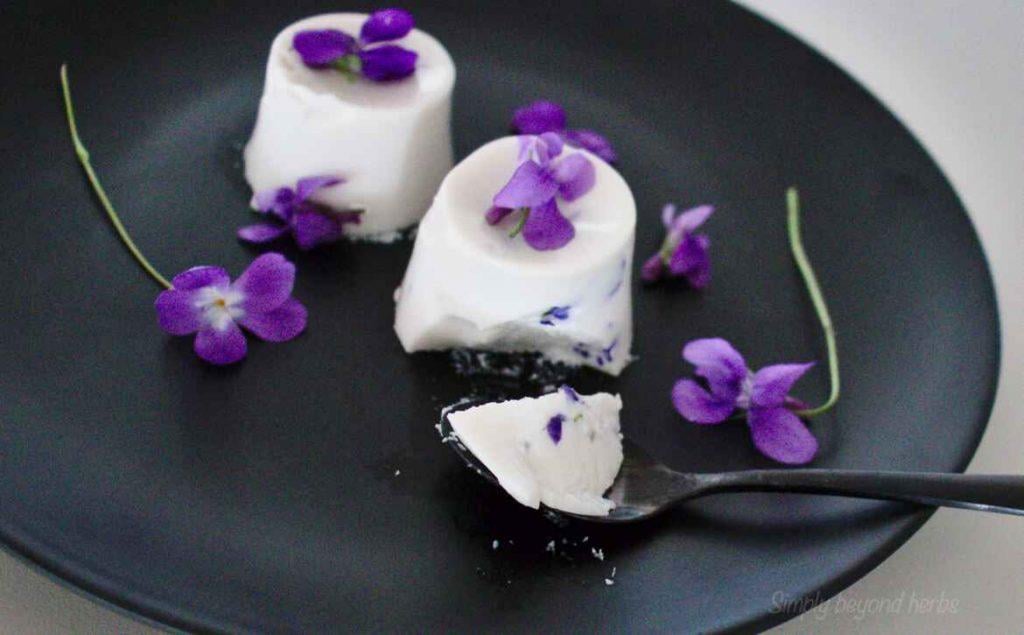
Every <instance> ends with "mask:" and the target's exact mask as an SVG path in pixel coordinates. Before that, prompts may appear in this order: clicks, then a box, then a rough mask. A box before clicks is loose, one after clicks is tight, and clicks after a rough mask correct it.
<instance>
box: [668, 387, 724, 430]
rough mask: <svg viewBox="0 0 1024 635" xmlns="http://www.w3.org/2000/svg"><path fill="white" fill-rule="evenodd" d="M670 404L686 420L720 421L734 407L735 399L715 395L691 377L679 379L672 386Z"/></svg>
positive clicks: (701, 421) (706, 422)
mask: <svg viewBox="0 0 1024 635" xmlns="http://www.w3.org/2000/svg"><path fill="white" fill-rule="evenodd" d="M672 405H673V406H675V408H676V411H677V412H679V414H681V415H682V416H683V418H684V419H686V420H687V421H691V422H693V423H699V424H704V425H707V424H712V423H721V422H723V421H725V420H726V419H728V418H729V415H731V414H732V412H733V410H735V409H736V400H735V399H733V400H729V399H721V398H718V397H715V396H714V395H712V394H711V393H709V392H708V391H706V390H704V387H703V386H701V385H700V384H698V383H697V382H695V381H693V380H692V379H680V380H679V381H677V382H676V383H675V385H674V386H672Z"/></svg>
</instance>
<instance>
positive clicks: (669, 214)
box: [661, 203, 676, 230]
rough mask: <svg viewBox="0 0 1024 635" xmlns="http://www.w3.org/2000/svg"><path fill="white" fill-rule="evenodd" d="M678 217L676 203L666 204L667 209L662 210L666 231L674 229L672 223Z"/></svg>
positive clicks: (662, 222) (662, 221)
mask: <svg viewBox="0 0 1024 635" xmlns="http://www.w3.org/2000/svg"><path fill="white" fill-rule="evenodd" d="M675 217H676V206H675V204H674V203H666V204H665V207H662V208H661V224H662V225H664V226H665V229H666V230H668V229H672V221H673V220H675Z"/></svg>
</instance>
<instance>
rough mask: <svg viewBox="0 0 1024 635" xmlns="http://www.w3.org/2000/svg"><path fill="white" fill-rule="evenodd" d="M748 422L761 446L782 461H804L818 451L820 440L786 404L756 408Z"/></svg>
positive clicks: (791, 463) (774, 457) (748, 416)
mask: <svg viewBox="0 0 1024 635" xmlns="http://www.w3.org/2000/svg"><path fill="white" fill-rule="evenodd" d="M747 422H748V423H749V424H750V434H751V436H752V437H753V439H754V445H755V446H756V447H757V449H758V450H760V451H761V453H762V454H764V455H765V456H767V457H768V458H771V459H775V460H776V461H778V462H779V463H785V464H787V465H803V464H805V463H810V462H811V460H812V459H813V458H814V455H815V454H817V453H818V440H817V439H815V438H814V435H813V434H811V431H810V430H808V429H807V426H806V425H804V422H803V421H801V420H800V418H799V417H797V416H796V415H795V414H793V413H792V412H790V411H789V410H786V409H785V408H754V409H753V410H751V411H750V413H749V414H748V415H747Z"/></svg>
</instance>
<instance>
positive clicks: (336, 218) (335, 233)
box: [238, 176, 362, 250]
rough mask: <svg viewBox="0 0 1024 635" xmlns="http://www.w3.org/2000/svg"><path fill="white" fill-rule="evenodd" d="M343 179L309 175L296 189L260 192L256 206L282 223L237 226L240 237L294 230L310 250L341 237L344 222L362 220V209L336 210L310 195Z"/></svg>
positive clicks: (272, 236) (264, 237)
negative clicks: (316, 201)
mask: <svg viewBox="0 0 1024 635" xmlns="http://www.w3.org/2000/svg"><path fill="white" fill-rule="evenodd" d="M340 183H344V180H343V179H339V178H335V177H333V176H310V177H306V178H304V179H299V181H298V182H297V183H296V184H295V189H292V188H290V187H280V188H276V189H272V190H265V191H263V192H258V193H257V194H256V195H255V196H253V198H252V204H253V207H255V208H256V210H257V211H258V212H260V213H262V214H268V215H270V216H271V217H273V218H275V219H276V220H278V221H280V222H281V223H283V224H277V223H256V224H255V225H246V226H245V227H242V228H240V229H239V230H238V237H239V238H241V239H242V240H244V241H246V242H250V243H267V242H270V241H272V240H277V239H278V238H280V237H281V236H284V235H285V234H288V233H291V234H292V235H293V236H294V237H295V242H296V244H297V245H298V246H299V249H302V250H308V249H312V248H313V247H316V246H317V245H322V244H325V243H331V242H334V241H336V240H338V239H339V238H341V237H342V235H344V233H345V225H346V224H348V223H356V224H358V223H359V220H360V214H362V211H358V210H349V211H343V212H336V211H334V210H332V209H330V208H328V207H326V206H324V205H320V204H319V203H314V202H313V201H311V200H309V198H310V197H311V196H312V195H313V194H315V193H316V192H317V191H318V190H320V189H322V188H325V187H332V186H335V185H338V184H340Z"/></svg>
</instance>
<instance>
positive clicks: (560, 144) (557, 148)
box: [540, 132, 565, 159]
mask: <svg viewBox="0 0 1024 635" xmlns="http://www.w3.org/2000/svg"><path fill="white" fill-rule="evenodd" d="M540 140H541V141H542V142H544V145H545V146H546V148H547V153H548V158H549V159H553V158H555V157H557V156H558V155H560V154H562V149H563V148H565V142H564V141H562V136H561V135H559V134H557V133H555V132H545V133H543V134H542V135H540Z"/></svg>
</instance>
